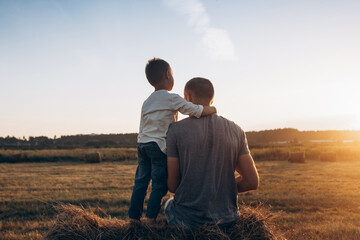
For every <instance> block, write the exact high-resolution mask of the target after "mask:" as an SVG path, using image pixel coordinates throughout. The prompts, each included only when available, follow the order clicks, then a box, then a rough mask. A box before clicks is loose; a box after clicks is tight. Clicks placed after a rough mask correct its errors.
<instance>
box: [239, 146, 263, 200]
mask: <svg viewBox="0 0 360 240" xmlns="http://www.w3.org/2000/svg"><path fill="white" fill-rule="evenodd" d="M236 171H237V172H238V173H239V174H240V176H239V177H237V178H236V185H237V189H238V193H242V192H246V191H250V190H256V189H257V188H258V186H259V175H258V172H257V170H256V167H255V163H254V160H253V159H252V157H251V155H250V153H248V154H244V155H240V156H239V157H238V161H237V164H236Z"/></svg>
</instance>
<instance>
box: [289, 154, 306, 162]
mask: <svg viewBox="0 0 360 240" xmlns="http://www.w3.org/2000/svg"><path fill="white" fill-rule="evenodd" d="M288 162H290V163H305V152H295V153H290V156H289V159H288Z"/></svg>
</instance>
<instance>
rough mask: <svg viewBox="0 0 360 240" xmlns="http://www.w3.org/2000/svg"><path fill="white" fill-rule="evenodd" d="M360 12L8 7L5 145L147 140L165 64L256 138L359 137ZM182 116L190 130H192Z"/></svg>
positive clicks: (251, 3)
mask: <svg viewBox="0 0 360 240" xmlns="http://www.w3.org/2000/svg"><path fill="white" fill-rule="evenodd" d="M359 12H360V1H357V0H356V1H355V0H352V1H351V0H341V1H340V0H337V1H334V0H326V1H325V0H293V1H285V0H273V1H268V0H241V1H239V0H232V1H230V0H153V1H146V0H137V1H116V0H106V1H100V0H98V1H93V0H87V1H85V0H74V1H73V0H72V1H70V0H61V1H60V0H32V1H28V0H16V1H13V0H0V137H1V136H3V137H5V136H8V135H9V136H15V137H23V136H25V137H29V136H49V137H53V136H54V135H57V136H60V135H73V134H90V133H96V134H101V133H104V134H107V133H134V132H138V129H139V123H140V111H141V105H142V103H143V101H144V100H145V99H146V98H147V97H148V96H149V95H150V94H151V93H152V92H153V91H154V89H153V88H152V87H151V86H150V85H149V83H148V82H147V80H146V77H145V73H144V69H145V65H146V62H147V60H148V59H150V58H153V57H160V58H162V59H165V60H166V61H167V62H169V64H170V65H171V67H172V70H173V72H174V79H175V86H174V89H173V91H172V92H174V93H178V94H179V95H181V96H183V88H184V86H185V84H186V82H187V81H188V80H190V79H191V78H193V77H205V78H208V79H209V80H211V81H212V83H213V85H214V88H215V98H214V103H213V104H214V106H216V108H217V110H218V114H219V115H221V116H223V117H225V118H227V119H229V120H232V121H234V122H235V123H237V124H238V125H239V126H240V127H241V128H243V129H244V130H245V131H252V130H263V129H275V128H285V127H291V128H297V129H299V130H346V129H354V130H356V129H357V130H360V93H359V90H360V24H359V23H360V14H359ZM184 117H185V116H183V117H182V118H184Z"/></svg>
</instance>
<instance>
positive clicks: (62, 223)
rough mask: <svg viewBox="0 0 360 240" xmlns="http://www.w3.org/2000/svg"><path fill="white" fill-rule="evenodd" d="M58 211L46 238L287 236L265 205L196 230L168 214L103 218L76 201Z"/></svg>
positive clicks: (244, 210)
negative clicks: (149, 219)
mask: <svg viewBox="0 0 360 240" xmlns="http://www.w3.org/2000/svg"><path fill="white" fill-rule="evenodd" d="M56 208H57V210H58V215H57V218H56V220H55V223H54V225H53V226H52V227H51V229H50V230H49V231H48V233H47V234H46V235H45V236H44V239H45V240H60V239H65V240H75V239H94V240H95V239H96V240H109V239H124V240H130V239H154V240H155V239H160V240H161V239H164V240H165V239H180V240H181V239H219V240H220V239H247V240H250V239H254V240H260V239H261V240H262V239H264V240H265V239H285V238H284V237H283V236H282V235H281V233H280V232H279V231H278V230H277V228H276V227H275V225H274V223H273V218H274V217H273V216H272V215H271V214H270V213H269V212H268V211H267V210H265V209H264V208H263V207H262V206H259V207H256V208H251V207H243V209H242V210H241V211H240V213H241V215H240V217H239V219H238V221H237V222H236V224H234V225H232V226H230V227H227V228H221V229H220V228H219V227H218V226H202V227H199V228H197V229H195V230H193V231H190V230H186V229H184V228H181V227H176V226H169V225H167V223H166V219H165V218H164V217H162V218H160V220H159V221H158V224H157V225H155V226H149V225H146V224H143V223H140V222H139V223H130V222H127V221H124V220H119V219H111V218H101V217H99V216H98V215H96V214H95V213H94V210H93V209H84V208H82V207H77V206H74V205H60V206H58V207H56Z"/></svg>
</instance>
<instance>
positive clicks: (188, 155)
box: [165, 78, 259, 228]
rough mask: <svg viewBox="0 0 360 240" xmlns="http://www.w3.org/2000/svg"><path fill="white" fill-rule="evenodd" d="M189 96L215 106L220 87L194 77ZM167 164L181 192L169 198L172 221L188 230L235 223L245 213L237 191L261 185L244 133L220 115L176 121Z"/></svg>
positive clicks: (175, 189)
mask: <svg viewBox="0 0 360 240" xmlns="http://www.w3.org/2000/svg"><path fill="white" fill-rule="evenodd" d="M184 95H185V99H186V100H187V101H190V102H192V103H194V104H200V105H204V106H210V105H211V104H212V101H213V97H214V88H213V85H212V84H211V82H210V81H209V80H207V79H204V78H193V79H191V80H190V81H189V82H188V83H187V84H186V86H185V90H184ZM167 167H168V188H169V190H170V192H173V193H175V196H174V198H171V199H169V200H168V201H167V202H166V204H165V216H166V218H167V221H168V223H169V224H170V225H180V226H183V227H186V228H195V227H197V226H200V225H204V224H219V225H229V224H232V223H234V222H235V221H236V220H237V218H238V217H239V211H238V205H237V194H238V193H241V192H245V191H249V190H255V189H257V187H258V184H259V176H258V173H257V170H256V167H255V164H254V161H253V159H252V157H251V155H250V151H249V148H248V145H247V140H246V136H245V133H244V131H243V130H242V129H241V128H240V127H239V126H238V125H236V124H235V123H234V122H231V121H229V120H227V119H225V118H223V117H220V116H218V115H216V114H212V115H209V116H206V117H202V118H199V119H197V118H194V117H189V118H186V119H184V120H182V121H180V122H177V123H173V124H172V125H170V128H169V130H168V133H167ZM235 171H237V172H238V173H239V174H240V176H239V177H236V178H235Z"/></svg>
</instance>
